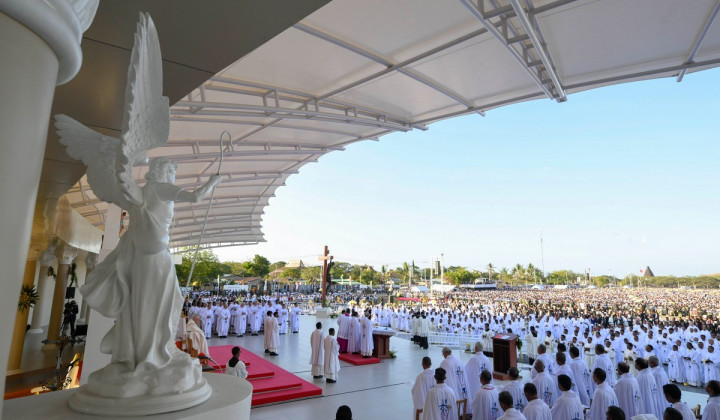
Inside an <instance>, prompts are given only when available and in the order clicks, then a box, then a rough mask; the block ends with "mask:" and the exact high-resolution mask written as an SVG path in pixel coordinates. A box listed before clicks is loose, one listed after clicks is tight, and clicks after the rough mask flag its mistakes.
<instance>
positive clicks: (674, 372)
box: [667, 340, 685, 384]
mask: <svg viewBox="0 0 720 420" xmlns="http://www.w3.org/2000/svg"><path fill="white" fill-rule="evenodd" d="M678 341H679V340H678ZM667 360H668V379H669V380H670V381H672V382H677V383H681V384H682V383H685V369H684V367H683V360H682V355H681V354H680V350H679V348H678V346H677V345H675V344H673V346H672V351H671V352H670V353H668V356H667Z"/></svg>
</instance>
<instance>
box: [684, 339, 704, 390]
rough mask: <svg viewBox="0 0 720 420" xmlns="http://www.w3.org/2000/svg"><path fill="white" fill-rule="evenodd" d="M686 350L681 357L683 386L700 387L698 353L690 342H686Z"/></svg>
mask: <svg viewBox="0 0 720 420" xmlns="http://www.w3.org/2000/svg"><path fill="white" fill-rule="evenodd" d="M686 346H687V348H686V349H685V352H684V353H683V355H682V359H683V365H684V366H685V385H690V386H700V385H701V383H700V382H701V378H700V369H699V367H698V364H697V359H699V357H698V352H697V350H696V349H695V347H693V344H692V343H691V342H689V341H688V342H687V344H686Z"/></svg>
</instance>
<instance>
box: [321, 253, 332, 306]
mask: <svg viewBox="0 0 720 420" xmlns="http://www.w3.org/2000/svg"><path fill="white" fill-rule="evenodd" d="M332 259H333V256H332V255H330V250H329V249H328V246H327V245H325V249H324V250H323V254H322V255H321V256H319V257H318V261H322V262H323V270H322V279H321V287H322V300H321V303H320V304H321V305H322V306H323V307H325V296H326V295H327V287H328V284H327V283H328V282H327V280H328V279H329V277H330V273H328V261H332Z"/></svg>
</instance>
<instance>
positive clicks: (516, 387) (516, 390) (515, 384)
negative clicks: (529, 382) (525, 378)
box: [502, 366, 527, 413]
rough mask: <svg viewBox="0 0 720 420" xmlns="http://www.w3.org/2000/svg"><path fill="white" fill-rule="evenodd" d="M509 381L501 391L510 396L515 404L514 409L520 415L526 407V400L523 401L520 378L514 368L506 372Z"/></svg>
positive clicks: (523, 395)
mask: <svg viewBox="0 0 720 420" xmlns="http://www.w3.org/2000/svg"><path fill="white" fill-rule="evenodd" d="M508 375H509V376H510V380H509V381H508V382H507V383H506V384H505V386H503V387H502V391H507V392H509V393H510V395H511V396H512V399H513V401H514V403H515V409H516V410H517V411H518V412H520V413H522V411H523V410H524V409H525V406H526V405H527V399H525V393H524V392H523V387H524V384H523V382H522V380H521V378H520V373H519V372H518V370H517V368H516V367H515V366H513V367H511V368H510V369H509V370H508Z"/></svg>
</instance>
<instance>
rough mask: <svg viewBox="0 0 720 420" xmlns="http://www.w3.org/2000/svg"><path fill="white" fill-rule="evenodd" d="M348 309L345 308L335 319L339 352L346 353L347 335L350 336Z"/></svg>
mask: <svg viewBox="0 0 720 420" xmlns="http://www.w3.org/2000/svg"><path fill="white" fill-rule="evenodd" d="M349 311H350V309H345V310H343V311H342V312H341V313H340V316H339V317H338V319H337V324H338V336H337V342H338V344H339V345H340V353H347V347H348V337H349V336H350V316H349Z"/></svg>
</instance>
